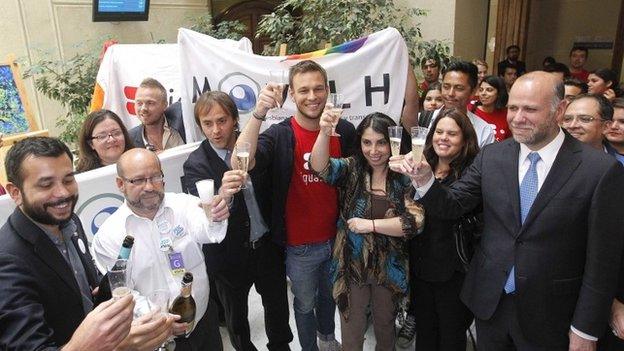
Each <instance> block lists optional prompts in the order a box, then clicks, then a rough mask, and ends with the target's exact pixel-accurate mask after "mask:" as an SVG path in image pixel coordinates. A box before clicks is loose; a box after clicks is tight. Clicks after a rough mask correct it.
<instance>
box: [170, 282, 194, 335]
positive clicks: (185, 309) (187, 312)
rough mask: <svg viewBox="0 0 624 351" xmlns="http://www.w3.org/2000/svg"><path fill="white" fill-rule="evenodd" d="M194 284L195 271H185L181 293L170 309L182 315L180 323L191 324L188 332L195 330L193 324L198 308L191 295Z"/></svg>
mask: <svg viewBox="0 0 624 351" xmlns="http://www.w3.org/2000/svg"><path fill="white" fill-rule="evenodd" d="M192 286H193V273H191V272H186V273H184V277H183V278H182V288H181V289H180V295H178V297H176V298H175V300H173V303H172V304H171V308H170V309H169V312H170V313H173V314H177V315H179V316H180V317H181V318H180V320H179V321H178V322H179V323H188V324H189V326H188V329H187V330H186V333H187V334H188V333H189V332H190V331H191V330H193V325H194V324H195V311H196V310H197V307H196V306H195V299H193V296H192V295H191V289H192Z"/></svg>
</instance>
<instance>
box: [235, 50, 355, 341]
mask: <svg viewBox="0 0 624 351" xmlns="http://www.w3.org/2000/svg"><path fill="white" fill-rule="evenodd" d="M283 90H284V87H283V86H280V85H279V84H276V83H273V82H269V83H268V84H267V85H266V86H265V87H264V88H263V89H262V91H261V92H260V94H259V96H258V102H257V104H256V107H255V110H254V112H253V114H252V115H253V118H250V120H249V122H247V125H246V126H245V128H244V129H243V131H242V133H241V135H240V136H239V139H238V142H239V143H240V142H241V141H246V142H249V143H250V144H251V148H250V149H251V150H250V155H249V156H250V167H249V168H250V169H251V171H250V172H254V173H256V174H261V175H263V176H265V178H266V180H267V185H268V186H266V187H267V188H268V190H267V191H265V192H266V194H260V195H261V196H260V197H259V199H258V200H259V205H260V207H261V208H263V209H264V210H265V211H266V210H267V209H269V210H270V212H271V213H270V215H269V217H270V219H271V223H270V224H269V226H270V231H271V237H272V240H273V241H274V242H276V243H278V244H281V245H283V246H285V247H286V274H287V275H288V277H289V278H290V280H291V283H292V292H293V295H294V296H295V299H294V311H295V321H296V324H297V333H298V336H299V343H300V344H301V349H302V350H304V351H308V350H309V351H317V350H321V351H322V350H339V349H340V344H339V343H338V342H337V341H336V339H335V337H334V329H335V325H334V318H335V316H334V314H335V309H336V306H335V304H334V301H333V298H332V286H331V281H330V278H329V271H330V264H331V257H332V248H333V242H334V237H335V236H336V222H337V219H338V194H337V192H336V189H335V188H334V187H331V186H329V185H327V184H325V183H323V182H322V181H321V180H320V179H319V178H318V177H316V176H315V175H314V174H313V173H312V172H311V171H310V168H309V165H308V160H309V158H310V153H311V151H312V147H313V146H314V142H315V141H316V137H317V136H318V133H319V131H320V127H319V118H320V116H321V114H322V113H323V110H324V108H325V104H326V102H327V95H328V94H329V86H328V83H327V73H326V72H325V70H324V69H323V68H322V67H321V66H320V65H318V64H317V63H315V62H314V61H301V62H299V63H297V64H296V65H294V66H292V67H291V68H290V75H289V86H288V94H289V95H290V97H291V99H292V100H293V101H294V103H295V105H296V106H297V112H296V114H295V115H294V116H293V117H290V118H287V119H286V120H284V121H282V122H280V123H277V124H274V125H272V126H271V127H270V128H269V129H267V130H266V131H265V132H264V133H262V134H260V135H258V134H259V132H260V127H261V125H262V122H263V121H264V120H265V118H266V114H267V112H268V110H269V109H271V108H275V107H279V106H281V103H282V96H283V95H282V93H283ZM336 131H337V132H338V134H340V137H332V140H331V146H330V154H331V156H332V157H346V156H349V155H350V152H351V149H352V147H353V143H354V140H355V128H354V126H353V125H352V124H351V123H349V122H346V121H344V120H341V121H339V123H338V125H337V127H336ZM260 192H261V191H260ZM317 336H318V339H319V340H318V343H317Z"/></svg>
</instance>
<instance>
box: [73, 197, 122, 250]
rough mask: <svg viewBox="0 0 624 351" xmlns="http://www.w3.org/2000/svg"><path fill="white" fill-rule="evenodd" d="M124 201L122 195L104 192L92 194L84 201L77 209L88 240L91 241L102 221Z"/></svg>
mask: <svg viewBox="0 0 624 351" xmlns="http://www.w3.org/2000/svg"><path fill="white" fill-rule="evenodd" d="M123 202H124V198H123V196H121V195H118V194H113V193H103V194H97V195H95V196H92V197H91V198H89V199H87V200H86V201H84V202H83V203H82V204H80V205H79V206H78V208H77V209H76V214H77V215H78V217H80V220H81V221H82V223H84V230H85V234H86V235H87V240H89V242H91V240H92V239H93V236H94V235H95V233H97V231H98V230H99V229H100V227H101V226H102V223H104V221H105V220H106V219H107V218H108V217H109V216H110V215H111V214H113V213H115V211H117V209H118V208H119V206H121V205H122V204H123Z"/></svg>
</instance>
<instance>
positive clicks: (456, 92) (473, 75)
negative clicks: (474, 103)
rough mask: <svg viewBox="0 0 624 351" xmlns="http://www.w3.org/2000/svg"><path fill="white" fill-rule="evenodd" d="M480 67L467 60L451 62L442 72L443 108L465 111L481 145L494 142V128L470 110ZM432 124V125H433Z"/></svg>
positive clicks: (436, 114) (434, 117)
mask: <svg viewBox="0 0 624 351" xmlns="http://www.w3.org/2000/svg"><path fill="white" fill-rule="evenodd" d="M478 71H479V70H478V68H477V66H475V65H474V64H472V63H470V62H466V61H457V62H453V63H451V64H450V65H449V66H448V67H447V68H446V69H445V70H444V72H443V73H442V99H444V107H443V108H456V109H458V110H460V111H462V112H463V113H465V114H466V115H467V116H468V118H469V119H470V122H472V126H473V127H474V129H475V132H476V133H477V139H478V141H479V147H480V148H482V147H484V146H485V145H487V144H491V143H493V142H494V140H495V139H494V130H492V127H491V126H490V125H489V124H488V123H487V122H485V121H484V120H482V119H481V118H480V117H479V116H477V115H475V114H474V113H472V112H470V111H468V102H469V101H470V97H471V96H473V92H474V91H475V89H476V87H477V80H478ZM439 112H440V110H437V111H435V112H434V114H433V117H432V119H431V124H433V121H434V120H435V119H436V117H437V116H438V113H439ZM431 124H430V126H431Z"/></svg>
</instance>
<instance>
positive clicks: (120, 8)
mask: <svg viewBox="0 0 624 351" xmlns="http://www.w3.org/2000/svg"><path fill="white" fill-rule="evenodd" d="M149 3H150V0H93V22H118V21H147V18H148V15H149Z"/></svg>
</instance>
